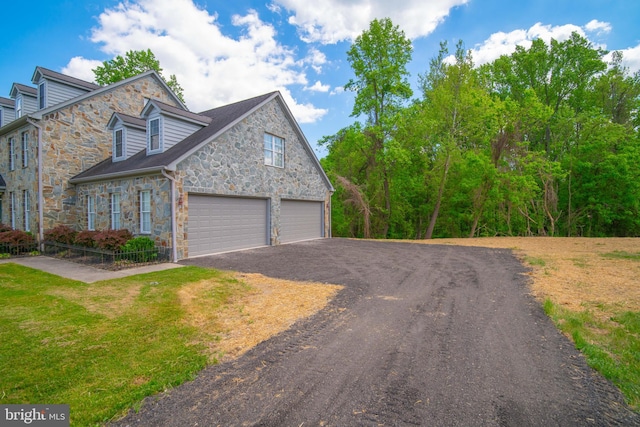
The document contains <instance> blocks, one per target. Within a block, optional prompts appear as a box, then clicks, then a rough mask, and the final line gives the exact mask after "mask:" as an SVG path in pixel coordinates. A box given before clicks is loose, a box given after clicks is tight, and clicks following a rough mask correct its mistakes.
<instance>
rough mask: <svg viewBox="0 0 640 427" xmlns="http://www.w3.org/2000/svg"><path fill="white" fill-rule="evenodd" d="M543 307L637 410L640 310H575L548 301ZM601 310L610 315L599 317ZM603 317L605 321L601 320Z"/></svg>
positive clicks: (607, 308)
mask: <svg viewBox="0 0 640 427" xmlns="http://www.w3.org/2000/svg"><path fill="white" fill-rule="evenodd" d="M544 310H545V312H546V313H547V315H549V317H551V319H553V321H554V322H555V323H556V325H557V326H558V327H559V328H560V330H562V331H563V332H564V333H566V334H567V335H569V336H570V337H571V338H572V339H573V342H574V343H575V345H576V347H577V348H578V349H579V350H580V351H581V352H582V353H583V354H584V355H585V357H586V359H587V363H589V365H590V366H592V367H593V368H595V369H597V370H598V371H600V373H602V374H603V375H604V376H605V377H606V378H608V379H609V380H611V382H613V383H614V384H615V385H616V386H617V387H618V388H619V389H620V390H621V391H622V393H623V394H624V395H625V398H626V400H627V403H628V404H629V406H631V407H632V408H633V409H634V410H636V411H640V312H630V311H620V310H619V309H617V310H616V308H615V307H598V306H594V307H591V308H589V309H588V310H585V311H581V312H574V311H570V310H567V309H565V308H563V307H560V306H558V305H556V304H554V303H553V302H551V301H550V300H546V301H545V303H544ZM599 312H600V313H602V312H606V313H610V312H613V313H615V314H614V315H613V316H609V317H608V318H607V317H606V316H598V314H599ZM602 319H604V320H602Z"/></svg>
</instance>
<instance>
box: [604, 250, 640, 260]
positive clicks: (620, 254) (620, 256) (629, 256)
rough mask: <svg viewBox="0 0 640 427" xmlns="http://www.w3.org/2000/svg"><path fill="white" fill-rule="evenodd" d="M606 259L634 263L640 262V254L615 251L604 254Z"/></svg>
mask: <svg viewBox="0 0 640 427" xmlns="http://www.w3.org/2000/svg"><path fill="white" fill-rule="evenodd" d="M602 256H603V257H605V258H613V259H630V260H633V261H640V252H639V253H631V252H627V251H613V252H608V253H606V254H602Z"/></svg>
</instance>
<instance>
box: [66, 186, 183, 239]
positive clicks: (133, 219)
mask: <svg viewBox="0 0 640 427" xmlns="http://www.w3.org/2000/svg"><path fill="white" fill-rule="evenodd" d="M170 185H171V184H170V182H169V180H168V179H167V178H166V177H164V176H162V175H149V176H143V177H136V178H123V179H118V180H113V181H108V182H96V183H84V184H78V186H77V187H78V188H77V194H78V202H77V205H78V207H79V210H80V211H81V212H82V215H81V219H80V221H78V224H79V225H80V228H79V229H81V230H86V229H87V196H94V197H95V198H96V222H95V229H96V230H108V229H110V228H111V194H112V193H119V194H120V228H126V229H127V230H129V231H130V232H131V233H133V234H134V235H136V236H139V235H143V234H141V233H140V192H141V191H144V190H149V191H150V192H151V234H145V235H146V236H149V237H150V238H152V239H153V240H155V242H156V244H157V245H158V246H163V247H170V246H171V203H170V194H171V187H170Z"/></svg>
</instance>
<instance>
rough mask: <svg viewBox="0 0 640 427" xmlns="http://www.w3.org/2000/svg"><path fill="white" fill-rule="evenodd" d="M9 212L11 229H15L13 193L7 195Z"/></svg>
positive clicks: (14, 196)
mask: <svg viewBox="0 0 640 427" xmlns="http://www.w3.org/2000/svg"><path fill="white" fill-rule="evenodd" d="M9 204H10V205H11V206H9V212H10V214H11V228H13V229H14V230H15V228H16V193H14V192H13V191H12V192H10V193H9Z"/></svg>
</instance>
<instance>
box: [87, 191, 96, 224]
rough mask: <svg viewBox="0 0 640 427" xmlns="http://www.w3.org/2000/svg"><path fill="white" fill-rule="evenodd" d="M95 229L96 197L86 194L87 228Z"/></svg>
mask: <svg viewBox="0 0 640 427" xmlns="http://www.w3.org/2000/svg"><path fill="white" fill-rule="evenodd" d="M95 229H96V198H95V196H87V230H95Z"/></svg>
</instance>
